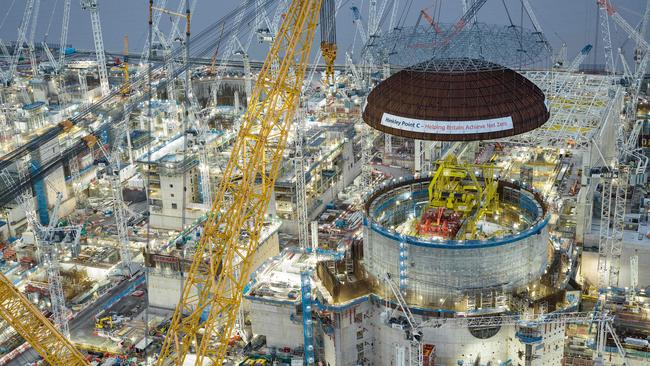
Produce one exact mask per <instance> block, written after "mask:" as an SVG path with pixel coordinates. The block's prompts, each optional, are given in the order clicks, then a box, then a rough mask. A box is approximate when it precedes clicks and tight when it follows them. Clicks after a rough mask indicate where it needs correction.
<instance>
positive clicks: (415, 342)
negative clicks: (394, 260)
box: [384, 273, 424, 366]
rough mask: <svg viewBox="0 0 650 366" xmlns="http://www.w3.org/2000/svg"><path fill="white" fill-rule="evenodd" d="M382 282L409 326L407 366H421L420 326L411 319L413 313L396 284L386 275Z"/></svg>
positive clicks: (422, 359) (422, 358)
mask: <svg viewBox="0 0 650 366" xmlns="http://www.w3.org/2000/svg"><path fill="white" fill-rule="evenodd" d="M384 282H386V284H387V285H388V287H389V288H390V291H391V292H392V293H393V296H395V299H396V300H397V304H398V306H399V308H400V310H402V313H404V316H405V317H406V320H407V321H408V323H409V326H410V331H409V333H408V335H407V338H408V340H409V341H410V349H409V365H412V366H422V365H423V363H424V357H423V355H424V354H423V352H422V325H421V324H420V323H418V322H417V321H416V320H415V318H414V317H413V313H412V312H411V309H410V308H409V306H408V303H407V302H406V300H405V299H404V296H402V292H401V291H400V289H399V287H398V286H397V284H395V283H394V282H393V279H392V278H391V277H390V274H388V273H386V274H385V275H384Z"/></svg>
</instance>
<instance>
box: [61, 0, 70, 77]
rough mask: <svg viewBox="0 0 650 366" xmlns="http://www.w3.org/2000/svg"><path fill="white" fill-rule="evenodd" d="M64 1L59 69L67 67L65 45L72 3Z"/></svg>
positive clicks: (68, 0)
mask: <svg viewBox="0 0 650 366" xmlns="http://www.w3.org/2000/svg"><path fill="white" fill-rule="evenodd" d="M71 2H72V0H64V1H63V23H62V24H61V39H60V40H59V67H63V66H64V65H65V44H66V43H68V25H69V24H70V3H71Z"/></svg>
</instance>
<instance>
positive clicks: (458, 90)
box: [363, 59, 549, 141]
mask: <svg viewBox="0 0 650 366" xmlns="http://www.w3.org/2000/svg"><path fill="white" fill-rule="evenodd" d="M548 118H549V112H548V109H547V107H546V104H545V97H544V93H543V92H542V91H541V90H540V89H539V88H538V87H537V86H536V85H535V84H533V83H532V82H531V81H530V80H528V79H526V78H525V77H523V76H522V75H521V74H519V73H517V72H515V71H513V70H511V69H508V68H505V67H503V66H501V65H497V64H493V63H490V62H487V61H482V60H476V59H446V60H432V61H427V62H424V63H421V64H418V65H415V66H413V67H411V68H408V69H405V70H402V71H399V72H397V73H396V74H394V75H392V76H391V77H389V78H388V79H386V80H384V81H383V82H381V83H380V84H379V85H377V87H375V88H374V89H373V90H372V92H371V93H370V95H368V100H367V104H366V107H365V109H364V112H363V120H364V121H365V122H366V123H367V124H368V125H370V126H371V127H373V128H375V129H377V130H380V131H383V132H386V133H389V134H392V135H396V136H402V137H410V138H415V139H420V140H439V141H475V140H488V139H495V138H502V137H508V136H513V135H518V134H521V133H524V132H528V131H530V130H533V129H535V128H537V127H539V126H541V125H543V124H544V123H545V122H546V121H547V120H548Z"/></svg>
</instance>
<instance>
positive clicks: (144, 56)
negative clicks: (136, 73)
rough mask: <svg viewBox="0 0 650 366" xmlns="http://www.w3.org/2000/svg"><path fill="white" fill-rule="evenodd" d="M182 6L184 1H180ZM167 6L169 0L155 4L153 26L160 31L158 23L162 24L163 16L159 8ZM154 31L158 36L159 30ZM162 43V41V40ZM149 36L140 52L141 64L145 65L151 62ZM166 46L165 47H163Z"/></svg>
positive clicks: (154, 34) (160, 0)
mask: <svg viewBox="0 0 650 366" xmlns="http://www.w3.org/2000/svg"><path fill="white" fill-rule="evenodd" d="M179 3H180V6H182V4H183V1H180V2H179ZM166 7H167V0H156V2H155V3H154V6H153V7H152V9H153V10H154V11H153V12H152V13H153V18H152V22H151V25H152V28H153V29H154V30H156V31H158V24H160V18H162V14H163V12H162V11H158V10H157V9H165V8H166ZM181 11H182V8H181V9H179V10H178V12H179V13H180V12H181ZM156 31H154V33H153V36H154V37H157V36H158V32H156ZM165 41H166V40H165ZM161 43H162V42H161ZM149 47H150V45H149V37H147V38H146V39H145V41H144V45H143V46H142V52H140V55H141V57H140V66H145V65H147V63H148V62H149ZM163 48H164V47H163Z"/></svg>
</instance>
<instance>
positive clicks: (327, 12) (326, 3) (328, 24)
mask: <svg viewBox="0 0 650 366" xmlns="http://www.w3.org/2000/svg"><path fill="white" fill-rule="evenodd" d="M322 1H323V4H322V6H321V8H320V22H321V24H320V34H321V42H320V50H321V53H322V55H323V58H324V59H325V81H326V82H327V83H328V84H330V85H333V84H334V61H335V60H336V16H335V14H336V9H335V7H334V0H322ZM370 2H371V3H374V4H375V5H376V3H377V1H376V0H370Z"/></svg>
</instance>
